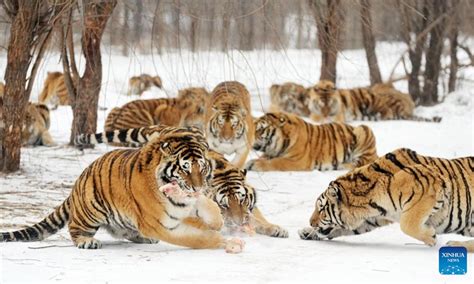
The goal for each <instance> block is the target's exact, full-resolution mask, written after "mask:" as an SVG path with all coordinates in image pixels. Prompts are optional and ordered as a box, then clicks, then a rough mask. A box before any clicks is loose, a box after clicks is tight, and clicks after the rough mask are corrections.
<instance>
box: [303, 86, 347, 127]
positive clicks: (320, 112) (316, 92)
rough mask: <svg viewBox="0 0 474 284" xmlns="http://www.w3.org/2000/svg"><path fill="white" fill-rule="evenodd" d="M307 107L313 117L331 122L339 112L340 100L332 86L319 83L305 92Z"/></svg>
mask: <svg viewBox="0 0 474 284" xmlns="http://www.w3.org/2000/svg"><path fill="white" fill-rule="evenodd" d="M307 105H308V108H309V110H310V111H311V113H312V114H313V115H316V116H319V117H321V119H323V120H330V121H332V120H333V118H334V117H335V116H336V115H337V114H339V113H340V111H341V99H340V97H339V95H338V93H337V92H336V89H335V87H334V84H333V83H332V82H330V81H321V82H319V83H318V84H317V85H315V86H314V87H312V88H309V89H308V90H307Z"/></svg>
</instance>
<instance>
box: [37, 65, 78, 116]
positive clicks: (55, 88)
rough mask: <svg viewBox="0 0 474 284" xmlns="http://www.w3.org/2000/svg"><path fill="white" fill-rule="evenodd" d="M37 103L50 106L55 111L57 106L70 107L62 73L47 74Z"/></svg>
mask: <svg viewBox="0 0 474 284" xmlns="http://www.w3.org/2000/svg"><path fill="white" fill-rule="evenodd" d="M38 101H39V102H40V103H42V104H51V105H52V107H51V109H57V108H58V105H70V101H69V95H68V90H67V87H66V83H65V81H64V75H63V73H61V72H48V75H47V77H46V80H45V81H44V87H43V90H42V91H41V93H40V95H39V98H38Z"/></svg>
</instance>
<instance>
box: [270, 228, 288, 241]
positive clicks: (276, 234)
mask: <svg viewBox="0 0 474 284" xmlns="http://www.w3.org/2000/svg"><path fill="white" fill-rule="evenodd" d="M268 235H269V236H270V237H273V238H288V231H287V230H286V229H284V228H282V227H280V226H274V227H272V228H271V230H270V234H268Z"/></svg>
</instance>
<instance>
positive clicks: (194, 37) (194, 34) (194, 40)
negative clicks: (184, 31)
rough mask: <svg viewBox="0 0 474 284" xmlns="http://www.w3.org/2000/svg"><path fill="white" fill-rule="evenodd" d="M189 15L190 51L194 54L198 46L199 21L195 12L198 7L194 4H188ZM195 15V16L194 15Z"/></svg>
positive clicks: (197, 13)
mask: <svg viewBox="0 0 474 284" xmlns="http://www.w3.org/2000/svg"><path fill="white" fill-rule="evenodd" d="M188 6H189V8H190V9H189V10H190V11H189V14H190V15H191V16H190V17H191V29H190V36H191V51H192V52H196V50H197V45H198V38H199V35H198V30H199V19H198V18H197V15H200V13H199V12H197V10H198V7H196V5H194V3H189V4H188ZM194 14H196V15H194Z"/></svg>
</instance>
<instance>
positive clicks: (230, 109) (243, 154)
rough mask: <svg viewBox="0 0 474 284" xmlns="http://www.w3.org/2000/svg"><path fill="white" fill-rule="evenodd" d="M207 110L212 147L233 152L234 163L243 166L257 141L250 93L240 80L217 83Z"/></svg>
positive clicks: (226, 152)
mask: <svg viewBox="0 0 474 284" xmlns="http://www.w3.org/2000/svg"><path fill="white" fill-rule="evenodd" d="M208 105H209V106H208V108H207V112H206V119H205V121H206V124H205V132H206V136H207V139H208V141H209V145H210V147H211V149H213V150H215V151H217V152H219V153H222V154H227V155H231V154H234V153H235V156H234V158H233V160H232V164H234V165H235V166H237V167H239V168H241V167H242V166H243V165H244V164H245V161H246V159H247V156H248V154H249V152H250V149H251V147H252V145H253V141H254V134H255V133H254V132H255V131H254V125H253V119H252V114H251V108H250V94H249V92H248V90H247V88H246V87H245V86H244V85H242V84H241V83H239V82H236V81H227V82H222V83H220V84H219V85H217V86H216V87H215V88H214V90H213V91H212V94H211V100H210V102H209V104H208Z"/></svg>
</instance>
